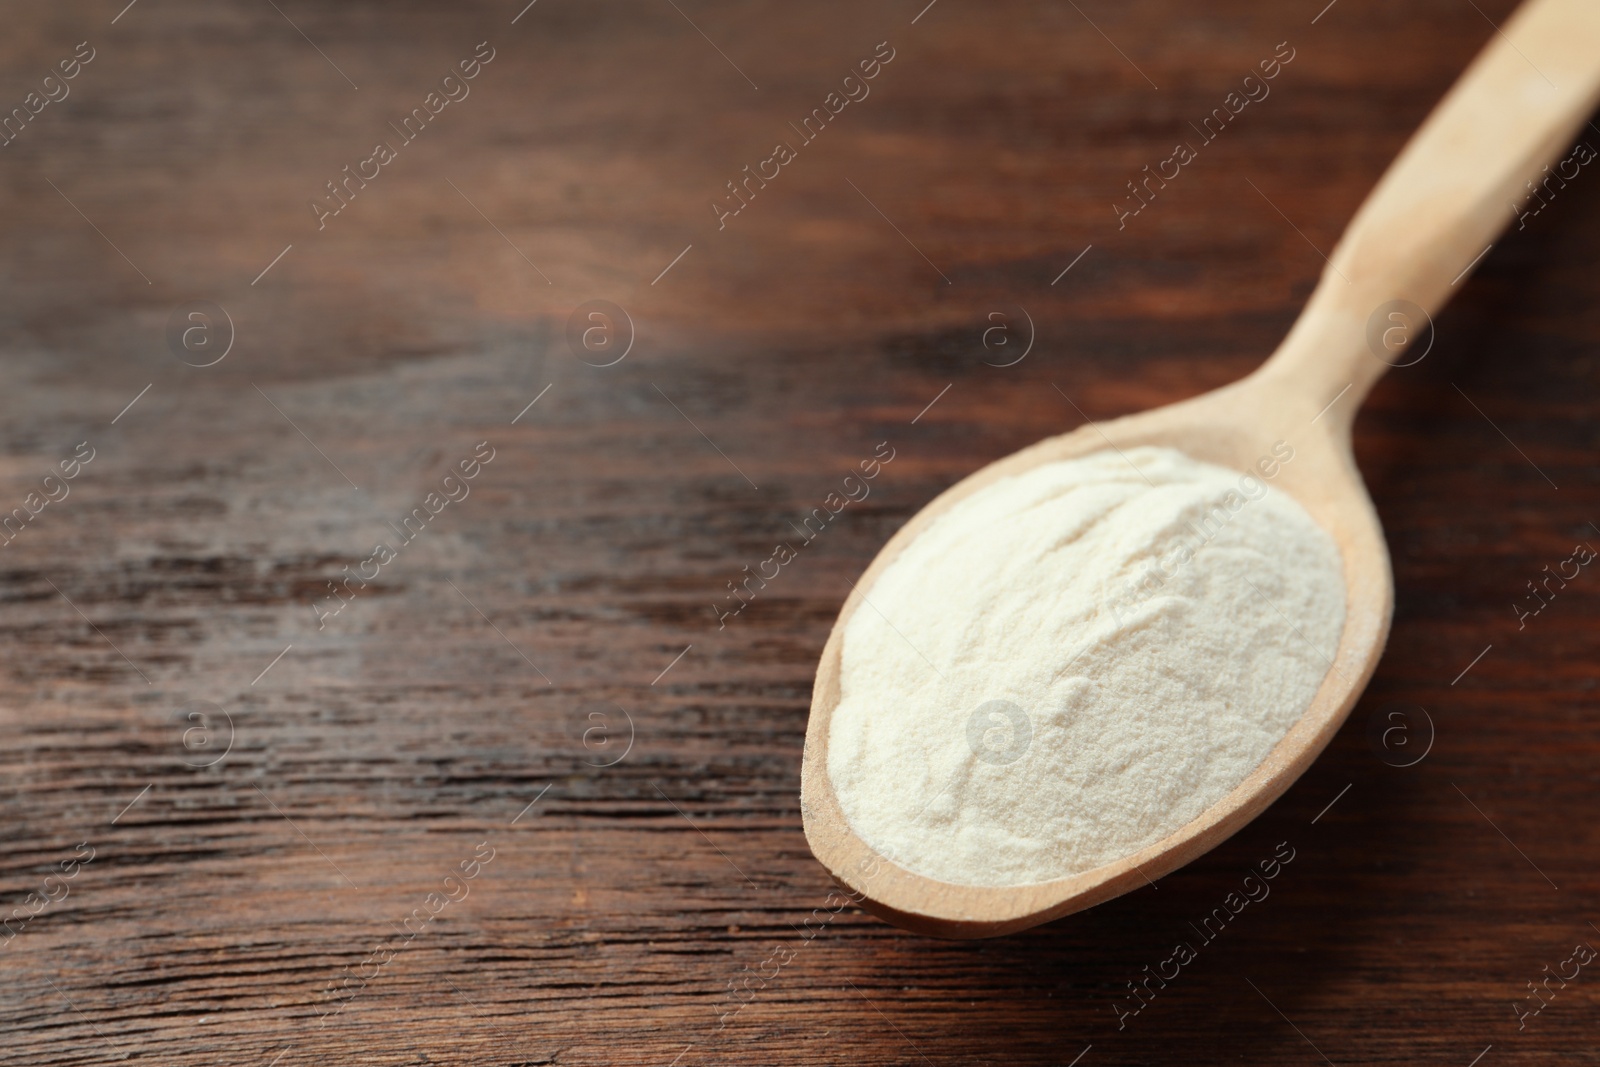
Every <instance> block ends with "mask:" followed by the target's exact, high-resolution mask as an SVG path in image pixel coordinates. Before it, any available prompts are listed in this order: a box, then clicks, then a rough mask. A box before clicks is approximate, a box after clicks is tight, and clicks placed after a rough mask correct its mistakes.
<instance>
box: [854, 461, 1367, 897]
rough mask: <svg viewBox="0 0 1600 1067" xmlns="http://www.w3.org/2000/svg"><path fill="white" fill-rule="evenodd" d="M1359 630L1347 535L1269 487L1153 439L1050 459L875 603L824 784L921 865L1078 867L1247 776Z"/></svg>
mask: <svg viewBox="0 0 1600 1067" xmlns="http://www.w3.org/2000/svg"><path fill="white" fill-rule="evenodd" d="M1276 448H1277V449H1278V454H1277V460H1286V459H1288V458H1291V457H1292V456H1293V451H1292V450H1291V449H1289V448H1288V446H1286V445H1283V444H1282V442H1280V443H1279V445H1278V446H1276ZM1263 469H1269V468H1266V467H1264V468H1263ZM1270 469H1272V470H1274V471H1276V469H1277V467H1276V461H1274V462H1273V464H1272V466H1271V467H1270ZM1344 616H1345V598H1344V577H1343V568H1342V565H1341V563H1340V558H1339V551H1338V548H1337V546H1336V545H1335V544H1334V542H1333V539H1332V538H1331V537H1329V536H1328V534H1327V533H1326V532H1325V531H1324V530H1323V529H1322V528H1321V527H1320V526H1318V525H1317V524H1316V522H1315V521H1314V520H1313V519H1312V518H1311V516H1310V515H1308V514H1307V513H1306V511H1305V509H1304V508H1302V507H1301V506H1300V505H1299V504H1298V503H1297V502H1295V501H1294V500H1293V499H1291V498H1290V497H1289V496H1288V495H1287V494H1285V493H1283V492H1281V491H1278V490H1275V489H1273V488H1271V487H1270V486H1269V485H1268V483H1267V482H1266V481H1264V480H1263V479H1262V478H1260V477H1258V476H1257V475H1256V474H1254V473H1250V474H1241V473H1240V472H1238V471H1233V470H1228V469H1226V468H1223V467H1218V466H1215V465H1212V464H1209V463H1202V462H1199V461H1197V460H1193V459H1190V458H1189V457H1187V456H1185V455H1184V454H1183V453H1181V452H1178V451H1176V450H1173V449H1169V448H1149V447H1147V448H1135V449H1130V450H1128V451H1127V452H1125V453H1119V452H1115V451H1106V452H1099V453H1095V454H1093V455H1089V456H1085V457H1083V458H1080V459H1074V460H1068V461H1062V462H1056V463H1049V464H1045V465H1043V466H1039V467H1035V468H1033V469H1031V470H1029V471H1027V472H1025V473H1023V474H1020V475H1017V476H1014V477H1009V478H1005V479H1002V480H1000V481H998V482H995V483H993V484H991V485H988V486H986V487H985V488H983V489H981V490H979V491H978V492H976V493H973V494H972V495H971V496H968V497H966V498H965V499H963V500H962V501H960V502H959V503H958V504H956V505H955V506H954V507H953V508H951V509H950V510H949V511H947V512H945V513H944V514H943V515H941V516H940V517H939V518H938V519H936V520H935V521H934V522H933V523H932V524H931V525H930V526H929V527H928V528H927V529H926V530H924V531H923V532H922V533H921V534H920V535H919V536H917V537H916V538H915V539H913V540H912V541H911V542H910V544H909V545H908V546H907V547H906V548H905V550H904V551H903V552H902V553H901V554H900V555H899V556H898V557H897V558H896V559H895V560H894V561H893V562H892V563H891V564H890V565H889V566H888V567H887V568H886V569H885V570H884V571H883V572H882V574H881V575H880V576H879V577H878V578H877V580H876V581H874V582H873V583H872V586H871V587H870V588H869V589H866V590H865V600H864V602H862V603H861V604H859V605H858V607H857V608H856V610H855V612H854V613H853V614H852V616H851V617H850V620H849V622H848V623H847V624H846V627H845V631H844V639H843V646H842V660H841V664H840V676H839V689H840V700H839V704H838V707H837V708H836V709H835V710H834V713H833V717H832V722H831V725H830V728H829V734H828V774H829V777H830V779H831V780H832V783H833V787H834V790H835V792H836V793H837V795H838V798H839V803H840V805H841V807H842V808H843V811H844V815H845V818H846V819H847V820H848V821H849V823H850V825H851V827H852V828H853V829H854V830H855V832H856V833H857V835H859V836H860V837H861V838H862V839H863V840H864V841H865V842H866V843H867V844H868V845H870V846H872V847H873V848H874V849H876V850H877V851H878V852H880V853H882V854H883V855H886V856H889V857H892V858H893V859H894V860H895V861H896V862H898V863H900V864H901V865H903V866H905V867H906V868H908V869H910V870H913V871H916V872H918V873H920V874H923V875H927V876H929V877H933V878H938V879H940V880H943V881H947V882H955V883H959V884H965V885H989V886H1003V885H1021V884H1026V883H1030V882H1042V881H1048V880H1050V879H1054V878H1061V877H1065V876H1067V875H1072V874H1079V873H1082V872H1085V871H1088V870H1091V869H1093V868H1095V867H1099V866H1101V865H1103V864H1106V863H1109V862H1111V861H1113V860H1117V859H1119V858H1121V857H1123V856H1127V855H1129V854H1131V853H1133V852H1136V851H1138V850H1139V849H1142V848H1144V847H1146V846H1148V845H1152V844H1154V843H1156V842H1157V841H1159V840H1161V839H1162V838H1163V837H1166V836H1167V835H1168V834H1170V833H1172V832H1173V831H1175V830H1177V829H1179V828H1181V827H1182V826H1184V825H1185V824H1186V823H1188V822H1190V821H1191V820H1193V819H1194V818H1196V817H1197V816H1199V815H1200V814H1201V813H1202V812H1203V811H1205V809H1206V808H1208V807H1210V806H1211V805H1213V804H1215V803H1216V802H1217V801H1219V800H1221V799H1222V798H1223V797H1224V796H1226V795H1227V794H1228V793H1229V792H1230V791H1231V790H1232V789H1233V788H1234V787H1235V786H1237V785H1238V784H1239V783H1240V782H1242V781H1243V780H1244V779H1245V777H1246V776H1247V775H1249V774H1250V772H1251V771H1252V770H1254V769H1255V768H1256V767H1257V766H1258V765H1259V764H1260V763H1261V761H1262V760H1263V759H1264V758H1265V757H1266V755H1267V754H1268V752H1270V751H1271V750H1272V748H1273V746H1275V745H1276V744H1277V743H1278V742H1279V741H1280V740H1282V739H1283V737H1284V735H1285V734H1287V733H1288V732H1289V729H1290V728H1291V727H1292V726H1293V725H1294V724H1295V722H1296V721H1297V720H1298V719H1299V718H1300V715H1301V714H1302V713H1303V712H1304V711H1305V709H1306V708H1307V707H1308V706H1309V705H1310V703H1311V699H1312V697H1313V695H1314V694H1315V693H1316V691H1317V688H1318V686H1320V685H1321V684H1322V678H1323V675H1324V674H1325V673H1326V672H1327V670H1328V667H1329V665H1330V662H1331V660H1332V657H1333V655H1334V654H1335V652H1336V650H1337V648H1338V644H1339V637H1340V634H1341V633H1342V631H1343V628H1344Z"/></svg>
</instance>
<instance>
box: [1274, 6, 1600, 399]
mask: <svg viewBox="0 0 1600 1067" xmlns="http://www.w3.org/2000/svg"><path fill="white" fill-rule="evenodd" d="M1597 102H1600V0H1527V2H1526V3H1524V4H1523V5H1522V6H1521V7H1520V8H1519V9H1518V10H1517V12H1516V13H1515V15H1513V17H1512V18H1511V20H1510V21H1509V22H1507V23H1506V24H1505V26H1504V27H1503V28H1501V29H1500V30H1499V31H1497V32H1496V33H1495V35H1494V36H1493V37H1491V38H1490V40H1489V44H1488V46H1487V47H1485V48H1484V50H1483V51H1482V52H1481V53H1480V54H1479V55H1478V57H1477V59H1476V60H1474V61H1473V63H1472V66H1470V67H1469V68H1467V71H1466V73H1464V74H1463V75H1462V76H1461V78H1460V79H1459V80H1458V81H1457V82H1456V83H1455V85H1454V86H1453V87H1452V88H1451V89H1450V92H1449V93H1448V94H1446V95H1445V97H1444V99H1443V100H1441V101H1440V102H1439V105H1438V106H1437V107H1435V108H1434V110H1433V113H1432V114H1430V115H1429V116H1428V119H1427V121H1426V122H1424V123H1423V124H1422V127H1421V128H1420V129H1419V130H1417V132H1416V133H1415V134H1414V135H1413V136H1412V138H1411V140H1410V141H1409V142H1408V143H1407V144H1406V146H1405V148H1404V149H1403V150H1402V151H1401V153H1400V155H1399V157H1398V158H1396V159H1395V161H1394V162H1393V163H1392V164H1390V166H1389V169H1388V170H1387V171H1386V172H1385V173H1384V175H1383V178H1382V179H1381V180H1380V181H1379V182H1378V185H1377V187H1376V188H1375V189H1373V191H1372V193H1371V194H1370V195H1368V197H1367V199H1366V202H1365V203H1363V204H1362V205H1361V209H1360V210H1359V211H1358V212H1356V216H1355V218H1354V219H1352V220H1351V222H1350V225H1349V227H1348V228H1347V229H1346V230H1345V233H1344V236H1343V237H1342V238H1341V239H1340V241H1339V245H1338V247H1337V248H1336V249H1335V250H1334V253H1333V256H1332V258H1331V259H1330V260H1329V261H1328V265H1327V267H1326V268H1325V269H1324V270H1323V272H1322V278H1321V280H1320V281H1319V282H1318V283H1317V288H1316V291H1315V292H1314V293H1313V294H1312V297H1311V300H1310V302H1309V303H1308V304H1307V305H1306V308H1305V311H1304V312H1302V313H1301V315H1300V318H1299V319H1298V320H1297V321H1296V322H1295V324H1294V327H1293V329H1291V330H1290V331H1289V335H1288V336H1287V337H1286V338H1285V339H1284V341H1283V344H1282V345H1281V346H1279V348H1278V351H1277V352H1276V353H1274V355H1273V357H1272V359H1270V360H1269V361H1268V362H1267V363H1266V364H1265V365H1264V366H1263V367H1262V369H1261V373H1262V374H1264V375H1268V376H1271V377H1275V378H1277V377H1280V376H1281V377H1285V378H1291V379H1293V380H1295V381H1296V382H1297V383H1298V384H1300V385H1302V386H1303V387H1304V388H1305V390H1306V391H1307V399H1308V400H1309V401H1312V402H1315V403H1316V404H1317V406H1319V407H1320V406H1321V405H1322V404H1324V403H1327V402H1328V400H1329V399H1330V398H1332V397H1333V396H1334V395H1335V394H1337V393H1339V392H1340V391H1341V390H1346V389H1348V390H1349V391H1350V392H1351V393H1352V394H1353V395H1351V396H1347V397H1345V398H1343V400H1342V401H1341V402H1340V403H1339V404H1337V405H1335V406H1334V409H1333V411H1332V412H1330V415H1332V416H1334V418H1333V419H1332V420H1330V421H1335V422H1336V424H1337V423H1342V424H1343V425H1344V427H1345V428H1346V429H1348V427H1349V424H1350V422H1351V421H1352V420H1353V419H1354V416H1355V411H1356V408H1357V406H1358V405H1359V404H1360V401H1361V398H1362V397H1363V396H1364V395H1365V394H1366V392H1367V390H1368V389H1369V388H1371V386H1372V384H1373V383H1374V382H1376V381H1377V380H1378V378H1379V377H1380V376H1381V375H1382V374H1383V372H1384V371H1385V370H1387V369H1388V368H1389V367H1390V366H1392V365H1397V364H1404V363H1405V362H1406V361H1407V360H1409V359H1413V358H1416V354H1415V353H1406V352H1404V350H1403V346H1404V345H1405V344H1406V343H1408V342H1409V340H1411V339H1412V338H1415V337H1419V336H1423V335H1425V334H1426V332H1427V323H1426V322H1425V321H1419V320H1420V319H1421V316H1419V315H1418V314H1417V309H1420V310H1421V311H1422V312H1423V313H1424V314H1425V315H1431V314H1432V313H1433V312H1434V311H1437V310H1438V309H1439V308H1440V307H1442V306H1444V304H1445V302H1446V301H1447V300H1449V299H1450V297H1451V296H1452V295H1454V293H1455V292H1456V291H1457V290H1458V289H1459V288H1460V286H1461V283H1462V282H1463V281H1465V279H1466V276H1467V274H1469V273H1470V272H1471V270H1472V268H1473V267H1475V266H1476V265H1477V263H1478V261H1479V260H1481V259H1482V258H1483V255H1484V254H1485V253H1486V252H1487V251H1488V249H1489V247H1490V244H1491V242H1492V241H1494V240H1495V238H1496V237H1497V236H1498V235H1499V233H1500V232H1501V231H1502V230H1504V229H1505V228H1506V227H1507V226H1509V225H1511V224H1512V223H1518V226H1517V228H1518V229H1522V228H1523V227H1524V226H1526V224H1527V220H1528V219H1529V218H1530V217H1531V216H1532V215H1534V214H1535V213H1537V212H1538V211H1540V210H1542V209H1543V206H1544V204H1545V203H1547V202H1549V201H1550V200H1551V199H1552V198H1554V197H1556V196H1559V195H1560V194H1561V192H1562V190H1564V189H1565V188H1566V186H1567V185H1568V183H1570V182H1572V181H1573V180H1574V179H1580V174H1579V172H1580V169H1581V170H1583V171H1584V172H1589V173H1592V176H1590V177H1589V182H1590V183H1593V184H1594V186H1595V189H1594V190H1592V192H1593V193H1595V194H1597V195H1600V166H1588V164H1590V163H1592V162H1593V161H1594V160H1595V159H1596V157H1597V154H1600V153H1597V150H1596V148H1595V147H1591V146H1600V136H1595V137H1586V138H1585V139H1584V140H1582V141H1579V142H1578V144H1577V146H1576V147H1573V141H1572V138H1573V136H1574V134H1575V133H1576V132H1577V131H1578V130H1579V129H1580V128H1582V127H1583V125H1584V122H1585V120H1586V119H1587V118H1588V117H1589V115H1590V114H1591V113H1592V111H1593V110H1594V108H1595V105H1596V103H1597ZM1590 129H1591V130H1594V127H1593V126H1592V124H1591V127H1590ZM1585 132H1588V131H1585ZM1595 132H1596V133H1597V134H1600V130H1595ZM1580 180H1581V179H1580ZM1397 301H1407V302H1409V304H1410V305H1412V306H1411V307H1405V306H1398V307H1397V306H1394V302H1397Z"/></svg>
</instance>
